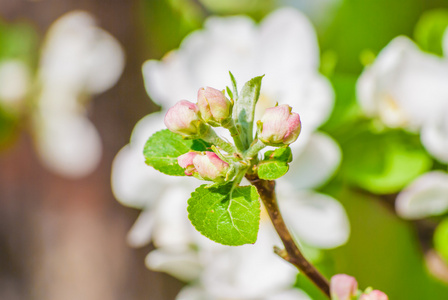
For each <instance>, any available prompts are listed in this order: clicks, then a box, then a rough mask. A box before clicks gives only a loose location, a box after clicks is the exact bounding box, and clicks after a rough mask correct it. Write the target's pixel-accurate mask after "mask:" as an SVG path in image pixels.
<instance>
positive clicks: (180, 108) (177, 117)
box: [165, 100, 206, 137]
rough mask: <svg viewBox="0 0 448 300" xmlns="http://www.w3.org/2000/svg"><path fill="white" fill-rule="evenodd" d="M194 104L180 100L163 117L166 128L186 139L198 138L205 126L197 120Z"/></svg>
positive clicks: (196, 110)
mask: <svg viewBox="0 0 448 300" xmlns="http://www.w3.org/2000/svg"><path fill="white" fill-rule="evenodd" d="M198 112H199V109H198V107H197V106H196V104H194V103H191V102H189V101H187V100H181V101H179V102H177V103H176V104H175V105H174V106H173V107H171V108H170V109H169V110H168V112H167V113H166V115H165V125H166V127H167V128H168V129H169V130H170V131H172V132H174V133H178V134H181V135H183V136H186V137H198V136H200V135H202V134H203V132H204V130H205V127H206V126H205V124H204V123H202V121H201V119H200V118H199V114H198Z"/></svg>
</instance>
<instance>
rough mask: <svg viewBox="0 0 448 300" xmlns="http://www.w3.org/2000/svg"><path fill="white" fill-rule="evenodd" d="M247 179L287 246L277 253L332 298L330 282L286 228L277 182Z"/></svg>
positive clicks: (250, 177) (249, 177)
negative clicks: (254, 188) (276, 193)
mask: <svg viewBox="0 0 448 300" xmlns="http://www.w3.org/2000/svg"><path fill="white" fill-rule="evenodd" d="M246 178H247V179H248V180H249V181H250V182H251V183H252V184H253V185H254V186H255V187H256V188H257V190H258V193H259V194H260V198H261V200H262V201H263V204H264V206H265V207H266V210H267V211H268V214H269V217H270V218H271V221H272V224H273V225H274V228H275V230H276V231H277V233H278V235H279V236H280V238H281V240H282V242H283V245H284V246H285V249H284V250H282V249H279V248H277V247H276V248H274V251H275V253H277V254H278V255H279V256H280V257H282V258H283V259H284V260H286V261H288V262H289V263H291V264H293V265H294V266H296V267H297V269H299V271H301V272H303V273H304V274H305V275H306V276H307V277H308V278H309V279H310V280H311V281H312V282H313V283H314V284H315V285H316V286H317V287H318V288H319V289H320V290H321V291H322V292H323V293H324V294H325V295H326V296H327V297H328V298H330V286H329V283H328V280H327V279H326V278H325V277H324V276H323V275H322V274H321V273H320V272H319V271H318V270H317V269H316V268H315V267H314V266H313V265H312V264H311V263H310V262H308V261H307V260H306V258H305V257H304V256H303V254H302V252H301V251H300V249H299V248H298V247H297V245H296V243H295V242H294V239H293V238H292V235H291V233H290V232H289V230H288V228H287V227H286V224H285V222H284V220H283V217H282V215H281V213H280V209H279V207H278V204H277V198H276V195H275V181H272V180H262V179H259V178H258V176H257V175H251V174H247V175H246Z"/></svg>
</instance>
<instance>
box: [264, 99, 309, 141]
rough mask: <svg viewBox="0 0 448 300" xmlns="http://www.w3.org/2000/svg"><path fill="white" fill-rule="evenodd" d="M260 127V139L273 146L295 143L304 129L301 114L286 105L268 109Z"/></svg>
mask: <svg viewBox="0 0 448 300" xmlns="http://www.w3.org/2000/svg"><path fill="white" fill-rule="evenodd" d="M258 125H259V132H258V138H259V139H260V140H261V141H262V142H263V143H265V144H267V145H271V146H278V145H282V144H286V145H288V144H291V143H293V142H294V141H295V140H297V138H298V137H299V134H300V130H301V128H302V125H301V123H300V116H299V114H297V113H293V112H291V107H290V106H289V105H286V104H283V105H279V106H275V107H271V108H268V109H266V112H265V113H264V115H263V116H262V117H261V120H260V121H258Z"/></svg>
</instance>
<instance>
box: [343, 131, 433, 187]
mask: <svg viewBox="0 0 448 300" xmlns="http://www.w3.org/2000/svg"><path fill="white" fill-rule="evenodd" d="M356 126H358V127H359V126H360V127H362V125H359V124H358V125H356V124H353V128H355V127H356ZM358 130H360V131H358V132H357V133H355V134H354V135H353V136H352V137H350V138H348V139H347V140H346V141H343V142H341V148H342V151H343V153H344V159H343V162H342V165H341V173H342V176H343V177H344V178H345V179H347V180H348V181H350V182H351V183H354V184H356V185H358V186H359V187H361V188H364V189H366V190H368V191H370V192H372V193H377V194H389V193H395V192H398V191H399V190H401V189H402V188H403V187H404V186H406V185H407V184H408V183H409V182H410V181H412V180H413V179H415V178H416V177H417V176H418V175H420V174H422V173H424V172H425V171H427V170H429V169H430V168H431V165H432V159H431V158H430V157H429V155H428V154H427V153H426V152H425V150H424V149H423V147H422V146H421V144H420V141H419V138H418V136H417V135H411V134H408V133H405V132H404V131H400V130H389V131H386V132H383V133H373V132H371V131H369V130H366V128H364V129H362V128H360V129H358ZM353 131H355V130H353Z"/></svg>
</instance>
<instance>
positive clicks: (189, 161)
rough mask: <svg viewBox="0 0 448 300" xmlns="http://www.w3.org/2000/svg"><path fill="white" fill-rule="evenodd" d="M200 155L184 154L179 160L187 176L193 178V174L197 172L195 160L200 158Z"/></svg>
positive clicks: (194, 153) (193, 153)
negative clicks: (197, 157)
mask: <svg viewBox="0 0 448 300" xmlns="http://www.w3.org/2000/svg"><path fill="white" fill-rule="evenodd" d="M198 155H199V154H198V153H197V152H188V153H185V154H182V155H181V156H179V157H178V158H177V163H178V164H179V166H181V168H183V169H185V175H187V176H192V175H193V172H195V171H196V169H195V167H194V164H193V159H194V158H195V157H196V156H198Z"/></svg>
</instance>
